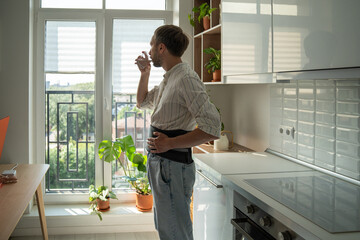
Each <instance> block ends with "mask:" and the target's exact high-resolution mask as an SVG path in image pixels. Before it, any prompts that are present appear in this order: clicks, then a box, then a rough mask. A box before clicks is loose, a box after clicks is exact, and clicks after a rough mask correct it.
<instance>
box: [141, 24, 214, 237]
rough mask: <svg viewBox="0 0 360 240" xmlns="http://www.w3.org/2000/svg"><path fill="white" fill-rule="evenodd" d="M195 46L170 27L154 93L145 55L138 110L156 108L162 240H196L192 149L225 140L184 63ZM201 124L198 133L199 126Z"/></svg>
mask: <svg viewBox="0 0 360 240" xmlns="http://www.w3.org/2000/svg"><path fill="white" fill-rule="evenodd" d="M188 44H189V39H188V37H187V36H186V35H185V34H184V32H183V31H182V29H181V28H179V27H177V26H174V25H164V26H161V27H159V28H157V29H156V30H155V32H154V35H153V37H152V39H151V42H150V45H151V49H150V52H149V55H150V56H151V60H152V62H153V65H154V66H155V67H162V68H163V69H164V70H165V71H166V73H165V75H164V79H163V81H162V82H161V83H160V85H159V86H156V87H154V88H153V89H152V90H151V91H148V82H149V75H150V70H151V66H150V61H149V60H148V59H147V55H146V53H145V52H143V53H144V54H145V58H144V57H142V56H139V57H138V58H137V59H136V60H135V63H136V64H138V67H139V70H140V72H141V77H140V81H139V86H138V91H137V106H138V107H139V108H151V109H154V111H153V114H152V116H151V127H150V128H151V129H150V134H151V135H150V138H148V141H147V144H148V151H149V153H148V162H147V165H148V166H147V169H148V178H149V182H150V186H151V189H152V193H153V198H154V221H155V227H156V229H157V231H158V233H159V236H160V239H162V240H163V239H164V240H165V239H166V240H168V239H171V240H186V239H193V234H192V222H191V218H190V202H191V199H190V198H191V195H192V189H193V185H194V182H195V166H194V162H193V160H192V158H191V147H193V146H196V145H199V144H202V143H205V142H208V141H211V140H214V139H218V138H219V137H220V116H219V113H218V111H217V110H216V107H215V106H214V105H213V104H212V103H210V101H209V97H208V95H207V94H206V90H205V86H204V84H203V83H202V82H201V81H200V79H199V77H198V75H197V74H196V73H195V72H194V71H193V70H192V69H191V68H190V67H189V65H188V64H186V63H183V62H182V60H181V56H182V55H183V53H184V52H185V50H186V48H187V46H188ZM196 125H197V128H195V126H196Z"/></svg>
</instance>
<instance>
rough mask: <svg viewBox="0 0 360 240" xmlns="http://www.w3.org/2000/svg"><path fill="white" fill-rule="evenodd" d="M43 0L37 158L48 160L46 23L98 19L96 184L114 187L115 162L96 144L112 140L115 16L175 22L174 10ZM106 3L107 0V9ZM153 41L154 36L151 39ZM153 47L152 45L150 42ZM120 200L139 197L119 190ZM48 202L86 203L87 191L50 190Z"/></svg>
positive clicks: (38, 25) (37, 39)
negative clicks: (63, 5)
mask: <svg viewBox="0 0 360 240" xmlns="http://www.w3.org/2000/svg"><path fill="white" fill-rule="evenodd" d="M40 1H41V0H34V2H35V23H34V32H35V33H36V34H35V36H34V52H35V53H36V54H35V57H34V59H35V64H34V69H35V71H34V79H35V80H34V81H35V83H34V86H35V87H34V89H33V93H34V96H35V101H34V104H35V106H34V111H35V131H34V133H35V134H36V136H38V137H36V138H35V139H36V143H35V159H36V163H45V145H46V139H45V111H44V110H45V84H44V82H45V72H44V54H45V51H44V47H45V23H46V21H48V20H50V21H51V20H53V21H62V20H65V21H95V22H96V75H95V79H96V80H95V81H96V83H95V113H96V114H95V129H96V130H95V131H96V136H95V185H97V186H98V185H106V186H109V187H110V188H111V185H112V184H111V165H110V164H109V163H105V162H104V161H101V160H100V159H99V157H98V155H97V154H96V149H97V148H96V146H98V145H99V143H100V142H101V141H102V140H103V139H111V106H110V105H109V104H111V102H112V83H111V81H112V80H111V79H112V76H111V73H112V70H111V69H112V61H111V60H112V53H111V51H112V39H113V36H112V31H113V20H114V19H164V21H165V23H166V24H172V22H173V15H174V13H173V11H171V10H165V11H164V10H107V9H54V8H51V9H43V8H40V3H41V2H40ZM104 6H105V2H104V0H103V8H104ZM166 6H167V9H172V0H166ZM149 42H150V39H149ZM149 48H150V45H149ZM144 50H148V49H144ZM118 199H119V200H118V201H119V202H128V201H134V200H135V193H125V192H120V193H118ZM44 201H45V203H48V204H56V203H84V202H88V194H87V193H76V194H73V193H71V194H59V193H46V194H45V196H44Z"/></svg>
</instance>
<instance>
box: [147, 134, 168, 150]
mask: <svg viewBox="0 0 360 240" xmlns="http://www.w3.org/2000/svg"><path fill="white" fill-rule="evenodd" d="M154 135H155V136H157V137H156V138H148V139H147V144H148V147H149V148H150V149H151V151H150V152H151V153H162V152H167V151H168V150H170V149H172V146H171V140H170V138H169V137H168V136H166V135H165V134H163V133H160V132H154Z"/></svg>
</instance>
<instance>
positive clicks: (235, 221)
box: [231, 218, 275, 240]
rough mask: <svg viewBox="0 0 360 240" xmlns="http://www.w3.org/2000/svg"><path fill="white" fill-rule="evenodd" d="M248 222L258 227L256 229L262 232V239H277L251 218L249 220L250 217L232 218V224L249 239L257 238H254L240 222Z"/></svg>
mask: <svg viewBox="0 0 360 240" xmlns="http://www.w3.org/2000/svg"><path fill="white" fill-rule="evenodd" d="M243 222H246V223H248V224H250V225H251V226H252V227H254V228H255V229H256V231H257V232H258V233H259V234H261V235H262V236H261V239H262V240H275V238H273V237H272V236H271V235H270V234H269V233H267V232H266V231H264V230H263V229H262V228H260V227H259V226H257V225H256V224H255V223H253V222H252V221H251V220H249V219H248V218H235V219H231V224H232V225H233V226H234V227H235V228H236V229H237V230H238V231H239V232H240V233H241V234H242V235H243V236H245V237H246V239H247V240H256V239H254V238H252V237H251V236H250V235H249V234H248V233H247V232H246V231H245V229H243V228H242V227H241V226H240V225H239V223H243Z"/></svg>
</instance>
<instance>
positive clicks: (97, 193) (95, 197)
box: [89, 185, 117, 221]
mask: <svg viewBox="0 0 360 240" xmlns="http://www.w3.org/2000/svg"><path fill="white" fill-rule="evenodd" d="M110 198H112V199H117V197H116V195H115V193H113V192H112V191H110V190H109V188H108V187H106V186H100V187H98V188H95V186H94V185H90V186H89V202H90V203H91V205H90V210H91V213H95V214H97V215H98V216H99V218H100V221H102V216H101V212H104V211H108V210H109V209H110Z"/></svg>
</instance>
